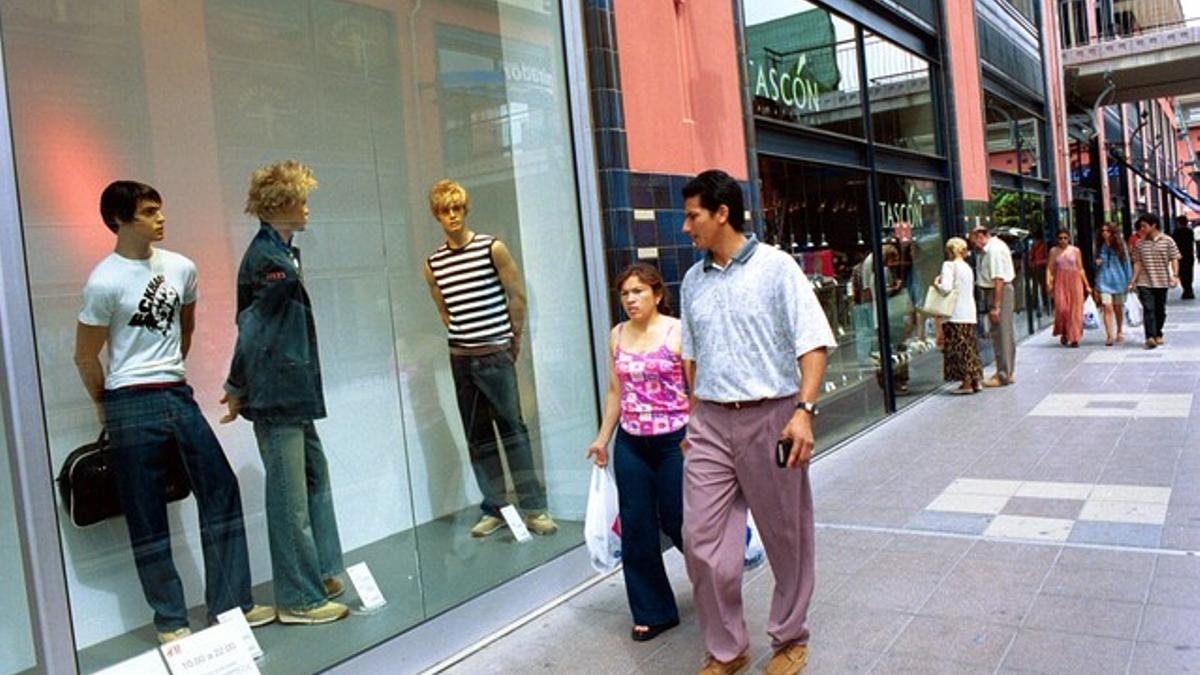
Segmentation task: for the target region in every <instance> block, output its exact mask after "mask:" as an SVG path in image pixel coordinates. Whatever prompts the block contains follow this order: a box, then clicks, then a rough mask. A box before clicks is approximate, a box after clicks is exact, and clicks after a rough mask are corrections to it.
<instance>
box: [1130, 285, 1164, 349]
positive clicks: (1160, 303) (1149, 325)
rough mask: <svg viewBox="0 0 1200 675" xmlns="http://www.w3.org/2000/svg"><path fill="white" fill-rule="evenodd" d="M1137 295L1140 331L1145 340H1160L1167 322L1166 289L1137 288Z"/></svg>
mask: <svg viewBox="0 0 1200 675" xmlns="http://www.w3.org/2000/svg"><path fill="white" fill-rule="evenodd" d="M1137 294H1138V301H1139V302H1141V303H1142V329H1143V330H1145V332H1146V339H1147V340H1149V339H1151V338H1161V337H1162V336H1163V333H1162V329H1163V324H1165V323H1166V322H1167V289H1165V288H1151V287H1150V286H1138V287H1137Z"/></svg>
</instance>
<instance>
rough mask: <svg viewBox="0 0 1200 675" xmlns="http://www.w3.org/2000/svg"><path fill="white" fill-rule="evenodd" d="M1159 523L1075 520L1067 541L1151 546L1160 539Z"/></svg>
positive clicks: (1160, 527) (1157, 543)
mask: <svg viewBox="0 0 1200 675" xmlns="http://www.w3.org/2000/svg"><path fill="white" fill-rule="evenodd" d="M1162 534H1163V528H1162V526H1160V525H1147V524H1144V523H1108V522H1104V521H1100V520H1080V521H1076V522H1075V527H1073V528H1072V529H1071V535H1070V536H1069V537H1067V541H1069V542H1071V543H1075V544H1115V545H1118V546H1141V547H1145V548H1153V547H1155V546H1158V545H1159V542H1160V540H1161V539H1162Z"/></svg>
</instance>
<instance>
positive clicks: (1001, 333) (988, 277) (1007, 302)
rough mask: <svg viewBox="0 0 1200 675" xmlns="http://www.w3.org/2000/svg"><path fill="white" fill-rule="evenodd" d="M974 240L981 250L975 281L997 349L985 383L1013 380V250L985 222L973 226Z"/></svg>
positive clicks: (1014, 303)
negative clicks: (980, 290)
mask: <svg viewBox="0 0 1200 675" xmlns="http://www.w3.org/2000/svg"><path fill="white" fill-rule="evenodd" d="M971 243H972V244H973V245H974V246H975V248H976V249H977V250H978V251H980V255H979V256H978V258H977V259H976V261H975V285H976V286H978V287H979V288H981V289H983V301H984V304H985V306H986V307H987V308H988V323H989V324H990V328H989V330H990V331H991V333H992V346H993V348H994V349H995V353H996V372H995V374H994V375H992V376H991V377H990V378H988V379H986V380H984V381H983V386H985V387H1003V386H1005V385H1008V384H1014V383H1015V382H1016V378H1015V370H1014V369H1015V367H1016V359H1017V343H1016V339H1015V336H1014V335H1013V308H1014V307H1015V305H1016V298H1017V294H1016V287H1015V286H1013V283H1012V282H1013V278H1014V277H1015V276H1016V273H1015V272H1014V271H1013V259H1012V251H1011V250H1009V248H1008V244H1006V243H1004V242H1003V241H1002V240H1001V239H1000V238H999V237H993V236H991V233H989V232H988V228H987V226H986V225H976V226H975V229H973V230H971Z"/></svg>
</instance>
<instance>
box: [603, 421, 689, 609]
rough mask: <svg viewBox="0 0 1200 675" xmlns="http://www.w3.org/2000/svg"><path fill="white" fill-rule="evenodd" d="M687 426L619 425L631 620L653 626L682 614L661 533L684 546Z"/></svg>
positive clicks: (616, 457)
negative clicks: (644, 428) (653, 431)
mask: <svg viewBox="0 0 1200 675" xmlns="http://www.w3.org/2000/svg"><path fill="white" fill-rule="evenodd" d="M686 433H687V427H684V428H682V429H680V430H678V431H674V432H671V433H669V434H660V435H658V436H634V435H632V434H628V433H626V432H625V430H624V429H617V440H616V443H614V444H613V469H614V470H615V472H616V479H617V502H618V504H619V509H620V514H621V562H622V563H623V564H624V574H625V593H626V594H627V595H628V597H629V609H630V610H631V611H632V612H633V622H634V623H635V624H637V625H642V626H654V625H658V624H663V623H669V622H671V621H677V620H678V619H679V608H678V607H676V606H675V593H674V591H672V590H671V582H670V581H669V580H668V579H667V570H666V568H665V567H663V557H662V546H661V544H660V542H659V532H660V531H661V532H662V533H663V534H666V535H667V537H669V538H670V539H671V542H672V543H674V544H675V548H677V549H679V550H681V551H682V550H683V536H682V534H681V533H680V530H681V528H682V526H683V453H682V452H680V450H679V444H680V442H682V441H683V437H684V436H685V435H686Z"/></svg>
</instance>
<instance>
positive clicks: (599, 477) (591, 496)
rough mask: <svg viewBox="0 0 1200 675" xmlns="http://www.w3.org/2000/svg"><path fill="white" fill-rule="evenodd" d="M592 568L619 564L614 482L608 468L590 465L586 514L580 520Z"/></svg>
mask: <svg viewBox="0 0 1200 675" xmlns="http://www.w3.org/2000/svg"><path fill="white" fill-rule="evenodd" d="M583 537H584V540H585V541H587V547H588V553H589V554H590V558H591V561H592V567H594V568H596V571H597V572H611V571H613V570H614V569H616V568H617V565H620V564H621V519H620V515H619V514H618V513H617V482H616V481H615V480H613V473H612V467H611V465H610V466H606V467H604V468H600V467H598V466H593V467H592V484H591V487H590V488H588V501H587V515H586V516H585V517H584V521H583Z"/></svg>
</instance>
